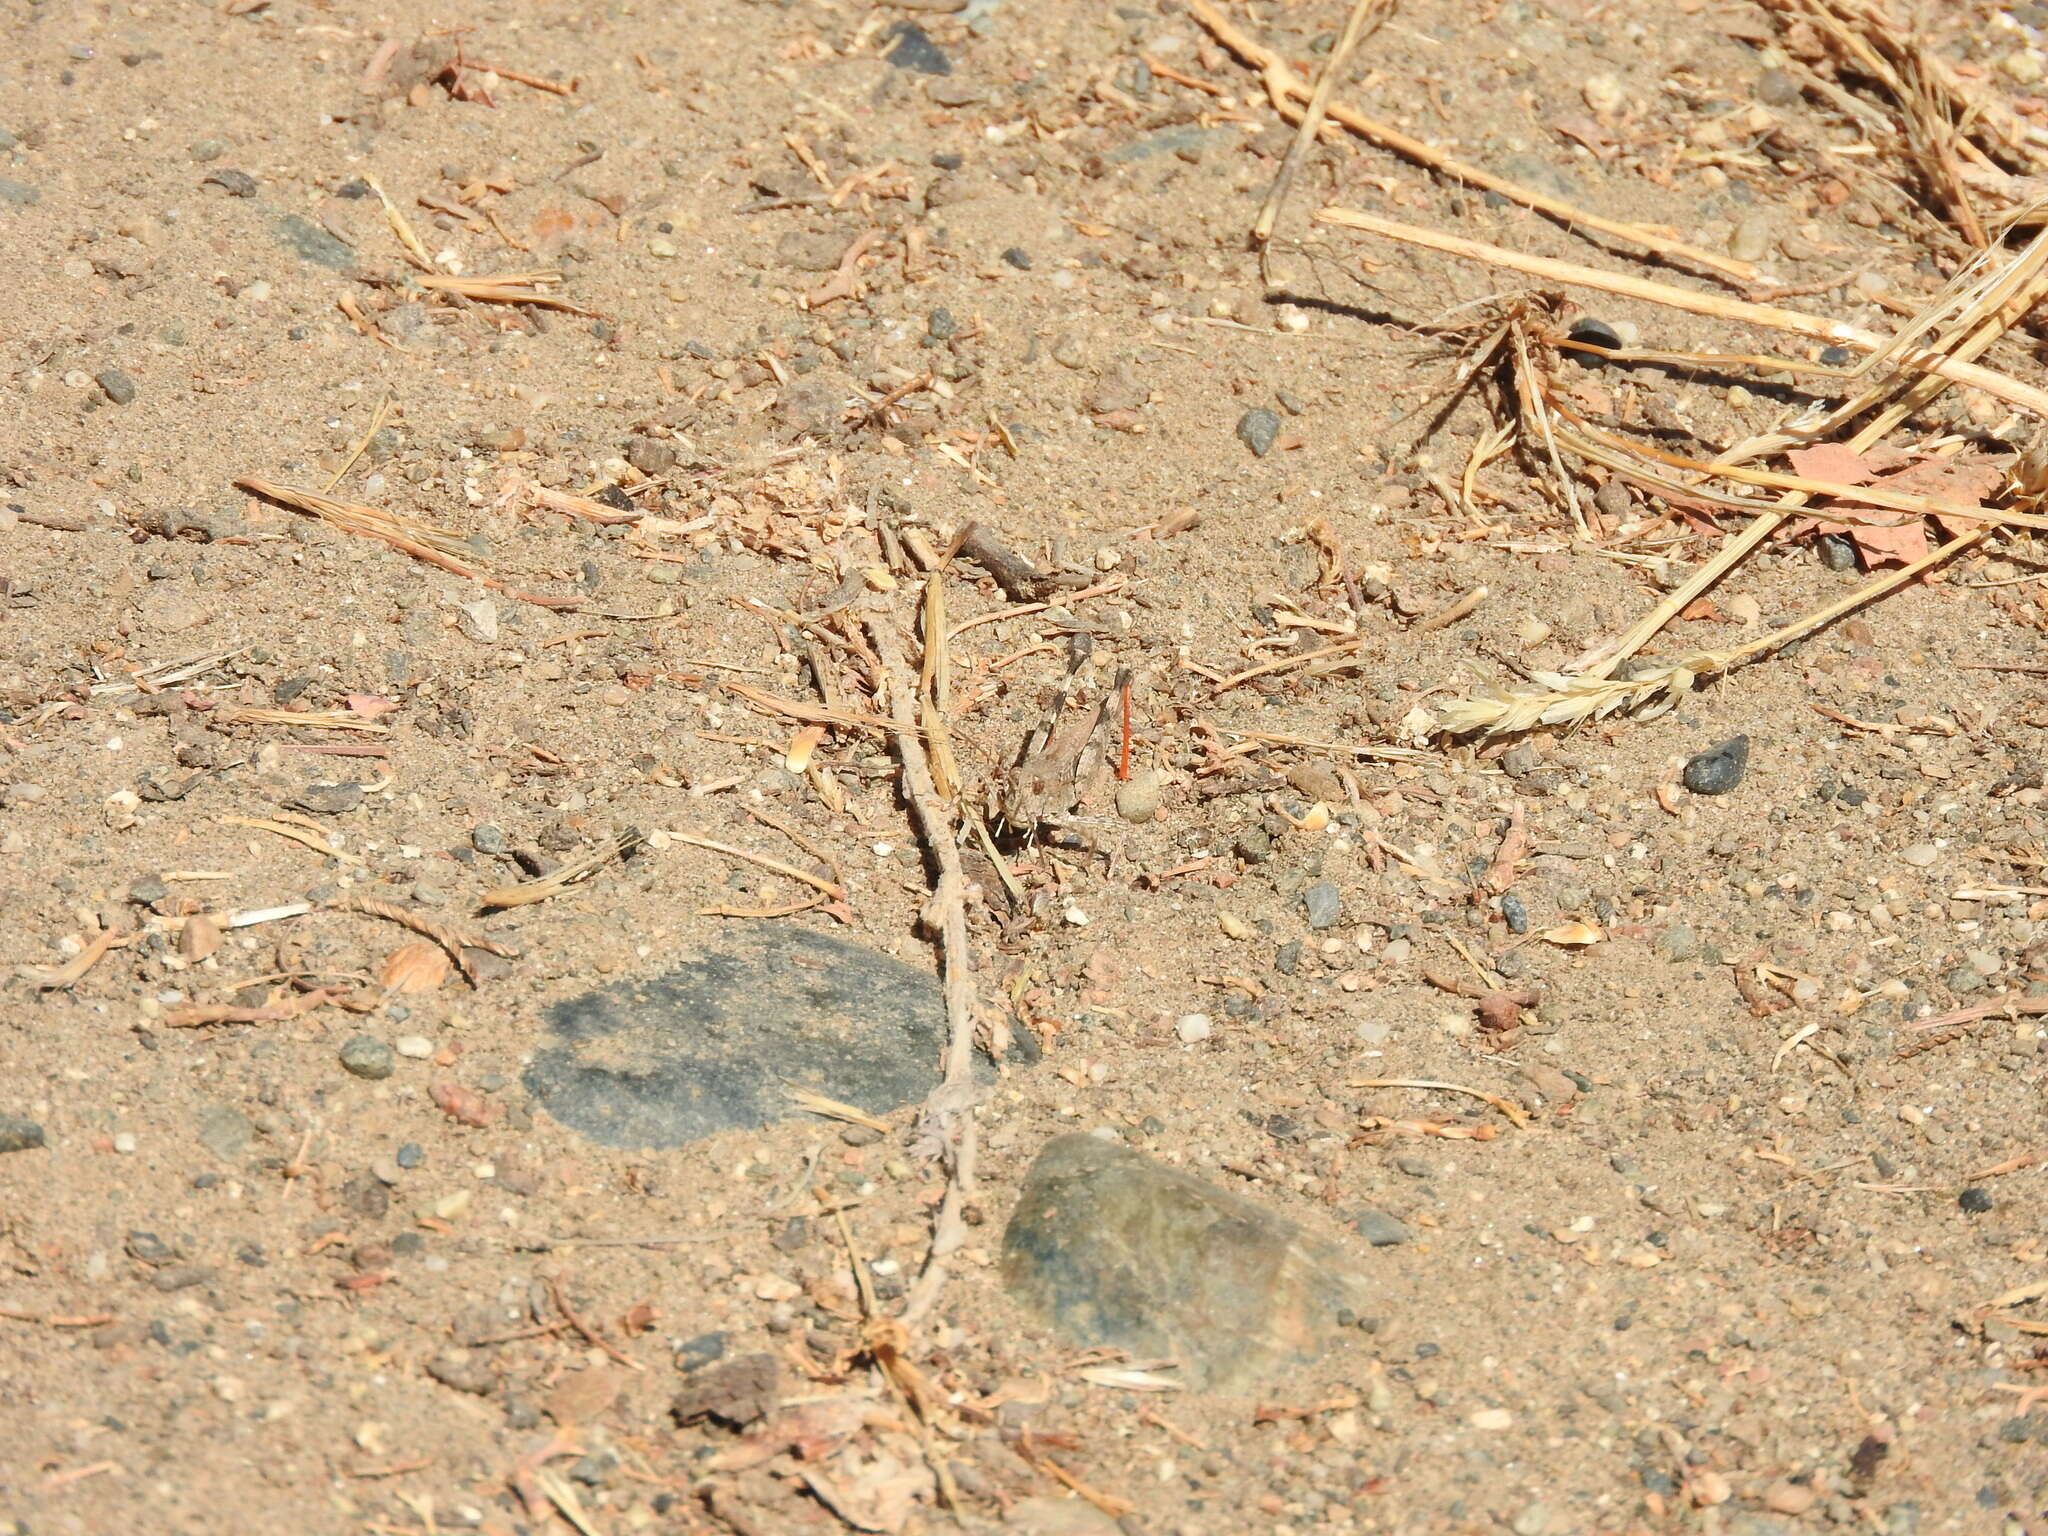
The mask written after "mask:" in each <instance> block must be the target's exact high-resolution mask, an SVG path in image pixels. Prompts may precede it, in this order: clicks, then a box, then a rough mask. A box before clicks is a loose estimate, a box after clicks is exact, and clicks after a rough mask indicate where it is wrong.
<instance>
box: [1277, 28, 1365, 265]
mask: <svg viewBox="0 0 2048 1536" xmlns="http://www.w3.org/2000/svg"><path fill="white" fill-rule="evenodd" d="M1393 8H1394V0H1357V3H1356V4H1354V5H1353V6H1352V7H1351V15H1350V16H1349V17H1348V18H1347V19H1346V20H1345V22H1344V35H1343V36H1342V37H1340V38H1338V39H1337V46H1336V47H1335V48H1333V49H1331V50H1330V57H1329V60H1328V62H1327V63H1325V64H1324V65H1323V72H1322V74H1321V75H1320V76H1318V77H1317V79H1316V89H1315V94H1314V95H1312V96H1310V97H1309V99H1308V110H1307V111H1305V112H1303V113H1302V114H1301V121H1300V122H1299V123H1298V124H1296V125H1295V133H1294V142H1293V143H1292V144H1290V145H1288V146H1287V158H1286V159H1284V160H1282V161H1281V162H1280V171H1279V174H1278V175H1276V176H1275V177H1274V178H1273V185H1272V188H1271V190H1269V191H1268V192H1267V193H1266V201H1265V202H1264V203H1263V204H1262V205H1261V206H1260V208H1259V216H1258V218H1257V219H1256V220H1254V221H1253V223H1252V243H1253V244H1254V245H1256V246H1258V247H1260V249H1261V250H1262V251H1263V250H1264V248H1265V245H1266V242H1267V241H1269V240H1271V239H1272V238H1273V226H1274V224H1275V223H1277V222H1278V221H1279V218H1280V205H1281V204H1282V203H1284V202H1285V201H1286V200H1287V189H1288V188H1289V187H1291V186H1292V185H1293V184H1294V175H1295V172H1297V171H1298V170H1300V169H1301V162H1302V160H1303V159H1304V158H1306V156H1307V154H1308V147H1309V145H1311V144H1313V143H1314V142H1315V138H1316V135H1317V134H1318V133H1320V132H1322V128H1323V118H1324V117H1325V116H1326V115H1328V113H1329V110H1330V93H1331V92H1332V91H1333V90H1335V89H1336V87H1337V77H1338V76H1339V75H1341V74H1342V73H1343V72H1344V66H1345V65H1346V64H1347V63H1349V62H1350V60H1351V50H1352V49H1354V48H1356V47H1357V46H1358V45H1359V43H1360V42H1361V41H1362V40H1363V39H1364V37H1365V24H1366V20H1367V18H1371V20H1372V23H1373V30H1374V31H1378V30H1379V26H1380V23H1382V22H1384V21H1385V20H1386V19H1387V13H1388V12H1389V11H1391V10H1392V9H1393Z"/></svg>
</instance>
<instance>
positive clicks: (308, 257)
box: [277, 213, 356, 272]
mask: <svg viewBox="0 0 2048 1536" xmlns="http://www.w3.org/2000/svg"><path fill="white" fill-rule="evenodd" d="M277 238H278V239H279V240H280V241H281V242H282V243H283V244H285V245H287V246H289V247H290V248H291V249H292V250H293V251H295V252H297V253H298V255H299V257H300V259H301V260H304V261H310V262H312V263H313V264H314V265H315V266H318V267H329V268H332V269H333V270H334V271H336V272H346V271H348V270H349V269H350V268H351V267H353V266H354V265H355V264H356V253H355V252H354V251H353V250H351V249H350V248H349V247H348V245H347V244H346V243H344V242H343V241H340V240H337V239H336V238H335V237H334V236H332V235H330V234H329V233H327V231H326V230H324V229H322V228H321V227H320V226H319V225H318V224H315V223H314V222H313V221H312V220H311V219H309V218H307V217H306V216H305V215H304V214H298V213H288V214H286V215H285V216H284V217H283V218H281V219H279V220H278V221H277Z"/></svg>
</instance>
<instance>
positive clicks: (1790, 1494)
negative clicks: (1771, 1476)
mask: <svg viewBox="0 0 2048 1536" xmlns="http://www.w3.org/2000/svg"><path fill="white" fill-rule="evenodd" d="M1819 1499H1820V1495H1818V1494H1817V1493H1815V1492H1814V1491H1813V1490H1812V1489H1811V1488H1809V1487H1807V1486H1806V1484H1804V1483H1793V1482H1787V1481H1785V1480H1784V1479H1783V1478H1780V1479H1779V1480H1778V1481H1777V1482H1775V1483H1773V1484H1771V1486H1770V1487H1768V1488H1766V1489H1765V1490H1764V1508H1765V1509H1768V1510H1769V1511H1770V1512H1771V1513H1772V1514H1774V1515H1803V1514H1805V1513H1806V1512H1807V1511H1808V1510H1809V1509H1811V1508H1813V1506H1814V1505H1815V1504H1816V1503H1818V1502H1819Z"/></svg>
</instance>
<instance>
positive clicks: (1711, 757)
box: [1685, 736, 1749, 795]
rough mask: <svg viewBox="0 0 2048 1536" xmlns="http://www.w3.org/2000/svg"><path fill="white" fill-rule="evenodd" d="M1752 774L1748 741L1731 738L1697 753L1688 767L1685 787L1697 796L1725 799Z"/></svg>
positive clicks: (1735, 737)
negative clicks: (1743, 778) (1744, 778)
mask: <svg viewBox="0 0 2048 1536" xmlns="http://www.w3.org/2000/svg"><path fill="white" fill-rule="evenodd" d="M1748 772H1749V738H1748V737H1747V736H1730V737H1729V738H1728V739H1727V740H1726V741H1724V742H1722V743H1721V744H1720V745H1719V746H1717V747H1709V748H1707V750H1706V751H1704V752H1700V753H1696V754H1695V755H1694V756H1693V757H1692V758H1690V759H1689V760H1688V761H1687V762H1686V765H1685V787H1686V788H1687V789H1689V790H1691V791H1692V792H1693V793H1694V794H1696V795H1725V794H1727V793H1728V791H1729V790H1731V789H1733V788H1735V786H1736V785H1738V784H1740V783H1741V782H1742V776H1743V775H1744V774H1746V773H1748Z"/></svg>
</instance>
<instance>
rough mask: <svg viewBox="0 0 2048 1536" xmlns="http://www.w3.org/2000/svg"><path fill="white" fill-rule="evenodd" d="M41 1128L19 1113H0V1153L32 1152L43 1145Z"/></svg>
mask: <svg viewBox="0 0 2048 1536" xmlns="http://www.w3.org/2000/svg"><path fill="white" fill-rule="evenodd" d="M44 1144H45V1143H44V1140H43V1128H42V1126H41V1125H40V1124H39V1123H37V1122H36V1121H34V1120H24V1119H23V1118H22V1117H21V1116H19V1115H0V1153H6V1152H32V1151H34V1150H35V1149H36V1148H37V1147H40V1146H43V1145H44Z"/></svg>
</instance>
